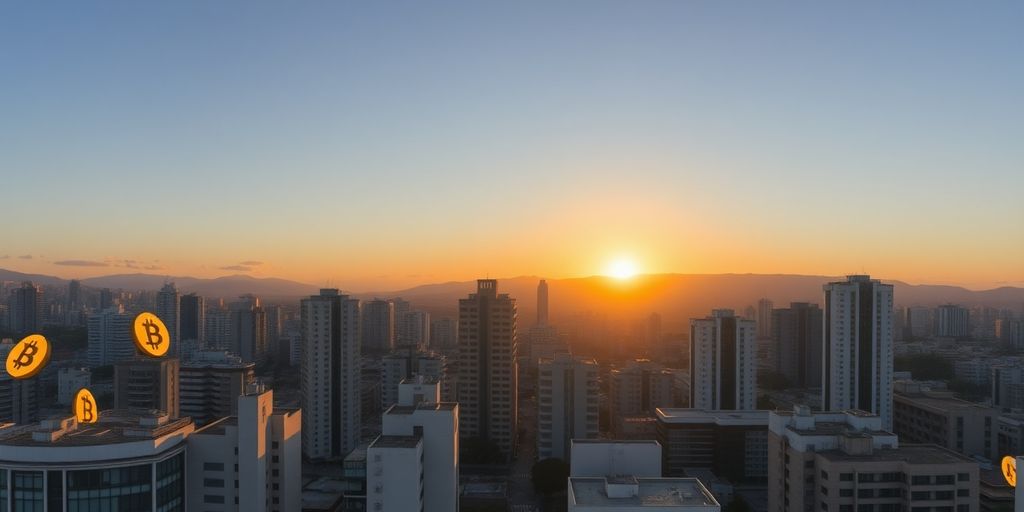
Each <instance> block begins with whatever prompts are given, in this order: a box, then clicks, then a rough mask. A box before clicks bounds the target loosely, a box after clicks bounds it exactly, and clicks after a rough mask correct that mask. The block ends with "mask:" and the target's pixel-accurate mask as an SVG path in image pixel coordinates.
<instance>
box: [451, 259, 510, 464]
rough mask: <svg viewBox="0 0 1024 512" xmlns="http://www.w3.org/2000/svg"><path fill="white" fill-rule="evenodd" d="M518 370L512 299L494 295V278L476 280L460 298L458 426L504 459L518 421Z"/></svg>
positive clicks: (467, 435) (462, 432)
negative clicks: (472, 288)
mask: <svg viewBox="0 0 1024 512" xmlns="http://www.w3.org/2000/svg"><path fill="white" fill-rule="evenodd" d="M518 373H519V367H518V362H517V360H516V301H515V299H513V298H511V297H509V296H508V294H498V282H497V281H496V280H494V279H480V280H478V281H477V290H476V293H473V294H470V295H469V297H468V298H465V299H459V369H458V379H457V386H458V389H457V395H458V402H459V409H460V410H461V414H462V417H461V418H460V426H459V430H460V433H461V435H462V438H463V439H471V438H472V439H478V440H480V441H482V442H485V443H494V444H495V445H496V446H497V447H498V449H499V450H500V451H501V453H502V455H503V456H504V457H505V458H506V459H511V457H512V450H513V448H514V447H515V440H516V435H517V428H518V423H519V417H518V394H517V393H518V381H519V375H518Z"/></svg>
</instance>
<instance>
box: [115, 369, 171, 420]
mask: <svg viewBox="0 0 1024 512" xmlns="http://www.w3.org/2000/svg"><path fill="white" fill-rule="evenodd" d="M179 368H180V365H179V363H178V360H177V359H176V358H161V359H150V358H147V359H135V360H132V361H124V362H120V363H117V364H116V365H114V408H115V409H155V410H157V411H162V412H164V413H166V414H167V415H168V416H170V417H171V418H178V417H180V416H181V414H180V412H181V401H180V400H179V395H178V391H179V389H178V376H179Z"/></svg>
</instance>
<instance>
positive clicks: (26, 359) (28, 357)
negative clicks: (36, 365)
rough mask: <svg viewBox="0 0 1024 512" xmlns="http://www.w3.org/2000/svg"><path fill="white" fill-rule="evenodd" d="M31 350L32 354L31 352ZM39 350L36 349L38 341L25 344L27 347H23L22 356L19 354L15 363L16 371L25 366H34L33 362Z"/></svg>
mask: <svg viewBox="0 0 1024 512" xmlns="http://www.w3.org/2000/svg"><path fill="white" fill-rule="evenodd" d="M29 349H31V352H30V351H29ZM38 351H39V348H38V347H36V340H29V341H27V342H25V345H24V346H23V347H21V354H18V359H16V360H15V361H14V369H15V370H20V369H22V368H23V367H25V366H28V365H30V364H32V360H33V359H35V357H36V352H38Z"/></svg>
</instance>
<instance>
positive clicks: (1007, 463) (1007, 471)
mask: <svg viewBox="0 0 1024 512" xmlns="http://www.w3.org/2000/svg"><path fill="white" fill-rule="evenodd" d="M1000 465H1001V466H1002V469H1003V478H1005V479H1006V483H1008V484H1010V487H1017V458H1016V457H1014V456H1013V455H1007V456H1006V457H1003V462H1002V464H1000Z"/></svg>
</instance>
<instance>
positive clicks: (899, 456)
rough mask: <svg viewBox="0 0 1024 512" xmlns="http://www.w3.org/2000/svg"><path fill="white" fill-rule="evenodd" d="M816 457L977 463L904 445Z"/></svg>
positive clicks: (921, 446)
mask: <svg viewBox="0 0 1024 512" xmlns="http://www.w3.org/2000/svg"><path fill="white" fill-rule="evenodd" d="M818 455H820V456H821V457H824V458H825V459H828V460H830V461H837V462H905V463H907V464H956V463H970V464H977V462H976V461H975V460H973V459H971V458H969V457H967V456H964V455H961V454H959V453H957V452H954V451H952V450H947V449H946V448H942V447H940V446H936V445H931V444H904V445H900V447H899V448H876V449H874V450H873V451H872V452H871V453H869V454H862V455H850V454H848V453H846V452H844V451H842V450H824V451H820V452H818Z"/></svg>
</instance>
